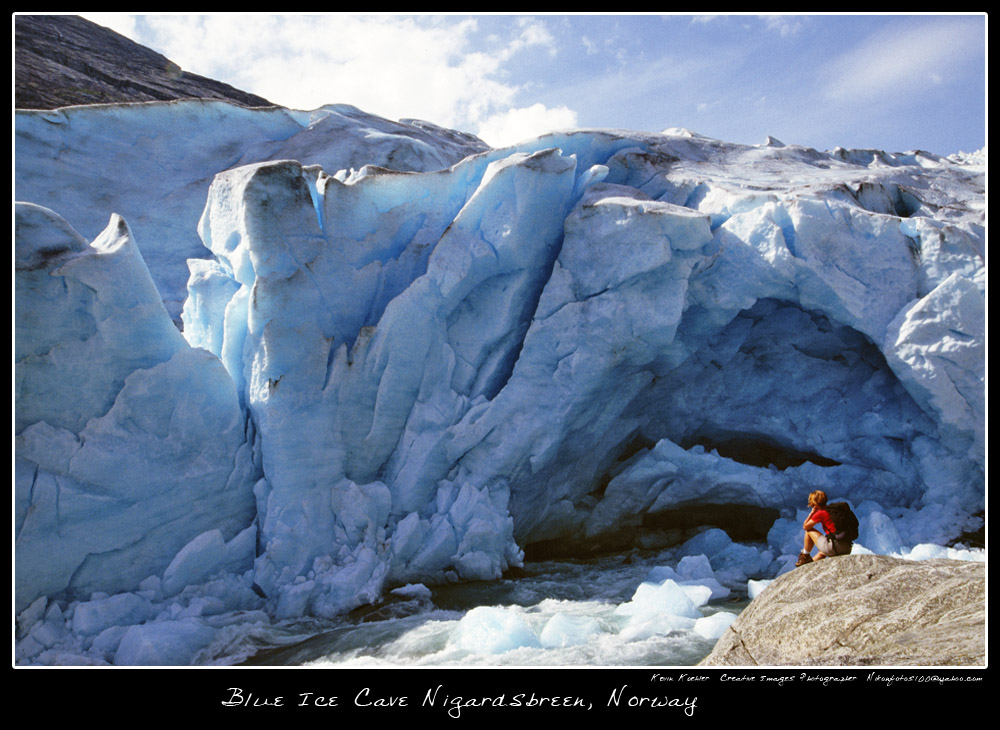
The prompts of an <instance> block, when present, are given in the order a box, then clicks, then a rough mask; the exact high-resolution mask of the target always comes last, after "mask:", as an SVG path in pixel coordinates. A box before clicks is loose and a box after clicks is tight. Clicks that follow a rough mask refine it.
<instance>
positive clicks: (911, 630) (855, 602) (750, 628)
mask: <svg viewBox="0 0 1000 730" xmlns="http://www.w3.org/2000/svg"><path fill="white" fill-rule="evenodd" d="M985 576H986V569H985V565H984V564H983V563H968V562H961V561H955V560H928V561H922V562H916V561H908V560H902V559H899V558H890V557H886V556H883V555H851V556H846V557H840V558H834V559H828V560H823V561H820V562H817V563H812V564H809V565H805V566H803V567H801V568H797V569H796V570H794V571H792V572H791V573H786V574H785V575H783V576H781V577H780V578H778V579H777V580H776V581H775V582H774V583H772V584H771V585H770V586H768V588H767V589H766V590H765V591H764V592H763V593H762V594H761V595H760V596H758V597H757V599H755V600H754V602H753V603H751V604H750V606H749V607H748V608H747V609H746V610H745V611H744V612H743V613H742V614H741V615H740V617H739V619H737V620H736V621H735V622H734V623H733V624H732V625H731V626H730V627H729V629H728V630H727V631H726V633H725V634H724V635H723V636H722V638H720V639H719V643H718V644H716V646H715V649H714V650H713V651H712V653H711V654H710V655H709V656H708V657H707V658H706V659H705V660H704V661H702V662H701V663H702V664H703V665H709V666H712V665H715V666H720V665H721V666H732V665H736V666H757V665H760V666H771V665H830V666H857V665H913V666H954V665H959V666H976V665H983V664H985V657H986V630H985V627H986V623H985V619H986V603H985V596H986V579H985Z"/></svg>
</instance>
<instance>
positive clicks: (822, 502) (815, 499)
mask: <svg viewBox="0 0 1000 730" xmlns="http://www.w3.org/2000/svg"><path fill="white" fill-rule="evenodd" d="M809 506H810V507H825V506H826V492H824V491H823V490H821V489H817V490H816V491H815V492H810V493H809Z"/></svg>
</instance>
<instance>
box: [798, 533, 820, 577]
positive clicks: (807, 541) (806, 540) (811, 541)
mask: <svg viewBox="0 0 1000 730" xmlns="http://www.w3.org/2000/svg"><path fill="white" fill-rule="evenodd" d="M818 537H819V533H818V532H816V530H806V534H805V537H803V538H802V552H800V553H799V559H798V561H797V562H796V563H795V567H796V568H798V567H799V566H800V565H805V564H806V563H811V562H812V561H813V559H812V558H811V557H809V554H810V553H811V552H812V549H813V546H814V545H815V544H816V538H818Z"/></svg>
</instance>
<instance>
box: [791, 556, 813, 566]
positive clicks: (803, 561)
mask: <svg viewBox="0 0 1000 730" xmlns="http://www.w3.org/2000/svg"><path fill="white" fill-rule="evenodd" d="M812 561H813V559H812V558H811V557H809V553H799V560H798V562H796V563H795V567H796V568H798V567H799V566H800V565H805V564H806V563H811V562H812Z"/></svg>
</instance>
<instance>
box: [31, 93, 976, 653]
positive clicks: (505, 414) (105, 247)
mask: <svg viewBox="0 0 1000 730" xmlns="http://www.w3.org/2000/svg"><path fill="white" fill-rule="evenodd" d="M15 144H16V159H15V186H16V188H15V189H16V197H17V200H18V201H23V202H18V203H17V205H16V208H15V286H16V293H15V307H16V317H15V320H16V324H15V326H16V332H15V366H16V369H15V484H14V491H15V494H14V497H15V499H14V502H15V525H14V528H15V611H16V612H17V613H18V634H17V638H18V644H17V647H18V648H17V657H18V660H19V661H23V662H26V663H67V662H69V663H91V662H93V663H103V662H110V663H118V664H186V663H190V662H192V661H194V662H198V661H204V659H205V656H206V654H205V651H206V647H209V646H211V645H213V643H218V642H224V641H226V640H228V639H227V637H229V636H230V635H231V633H232V632H233V631H235V629H234V626H238V625H246V624H253V623H260V624H265V625H266V624H270V623H272V622H281V621H295V620H299V619H301V618H303V617H320V618H332V617H336V616H339V615H342V614H344V613H346V612H349V611H351V610H352V609H355V608H358V607H360V606H365V605H369V604H378V603H379V602H381V601H382V600H384V597H385V596H386V595H387V594H389V593H390V591H392V592H394V593H395V592H396V591H399V590H401V589H405V590H404V593H405V594H406V596H409V597H410V598H411V600H414V601H418V602H419V601H425V602H426V601H427V595H426V591H427V589H426V588H425V587H424V586H427V585H430V586H434V585H440V584H445V583H456V582H464V581H490V580H496V579H499V578H501V576H503V575H505V574H506V573H508V571H510V570H511V569H517V568H520V567H521V566H523V565H524V564H525V560H526V557H527V558H531V559H537V558H546V557H558V556H574V557H586V556H593V555H599V554H601V553H605V552H609V551H615V550H628V549H631V548H642V549H645V550H667V551H668V553H667V554H668V555H669V556H670V559H671V560H673V561H674V564H673V567H669V566H667V565H663V566H662V567H661V568H655V569H654V571H653V574H652V578H651V580H652V583H650V584H649V585H651V586H653V587H652V588H646V589H643V590H642V591H641V592H636V594H635V596H634V597H633V598H632V600H631V602H630V603H627V602H625V601H624V600H623V601H621V602H620V605H619V610H618V611H617V612H616V613H615V615H618V616H620V617H623V618H620V619H618V621H619V624H621V625H620V626H619V628H620V630H621V632H622V633H621V636H622V637H623V638H625V639H627V640H634V641H638V640H642V639H643V638H645V637H648V636H651V635H655V634H662V633H663V632H666V631H670V630H671V627H673V628H678V627H680V628H684V629H685V630H689V631H694V632H696V633H698V634H699V635H701V636H704V637H714V636H717V635H718V632H719V631H721V630H723V629H724V628H725V626H726V625H728V622H729V621H731V620H732V619H731V618H730V616H731V615H732V614H728V615H719V614H716V616H718V618H714V617H713V618H711V620H709V617H702V618H699V616H701V614H700V613H698V611H697V608H696V607H697V606H698V605H702V604H704V602H705V601H707V600H709V598H710V597H711V598H719V597H722V596H725V595H728V594H729V593H730V591H732V590H741V591H743V592H746V591H747V590H748V581H751V582H754V580H752V579H769V578H773V577H774V576H775V575H776V574H777V573H778V572H783V571H784V570H787V569H789V568H790V564H789V558H791V562H794V554H795V553H796V552H797V550H798V546H797V545H796V540H797V539H798V540H800V534H801V532H800V527H799V525H800V524H801V521H802V519H803V518H804V514H797V512H796V511H798V512H801V508H802V506H803V504H804V501H805V496H806V495H807V494H808V492H809V491H811V490H812V489H817V488H818V489H824V490H825V491H827V492H828V494H830V495H831V497H836V498H844V499H847V500H849V501H850V502H851V503H852V504H853V505H854V506H855V509H856V511H857V512H858V514H859V516H861V517H862V525H863V534H862V539H861V540H859V549H863V550H865V549H866V550H873V551H878V552H886V553H894V554H901V553H907V552H909V551H911V550H914V548H915V546H919V545H920V544H926V545H928V546H932V545H935V546H941V545H944V544H945V543H948V542H949V541H953V540H955V539H957V538H960V536H961V535H962V533H963V532H964V531H967V530H975V529H977V528H979V527H981V525H982V517H983V512H984V508H985V468H986V457H985V407H986V405H985V404H986V401H985V338H986V328H985V289H986V282H985V236H986V232H985V195H984V177H985V151H983V152H982V153H979V154H974V155H964V156H953V157H950V158H946V157H940V156H937V155H934V154H931V153H927V152H908V153H887V152H882V151H877V150H844V149H841V148H837V149H835V150H833V151H830V152H819V151H816V150H812V149H809V148H805V147H800V146H796V145H784V144H782V143H781V142H779V141H777V140H774V139H772V138H769V139H768V140H767V141H766V142H765V143H764V144H762V145H756V146H751V145H738V144H732V143H726V142H723V141H720V140H715V139H710V138H707V137H702V136H699V135H697V134H694V133H691V132H688V131H686V130H679V129H669V130H665V131H664V132H663V133H661V134H649V133H637V132H630V131H621V130H583V131H574V132H566V133H557V134H551V135H546V136H544V137H541V138H538V139H534V140H529V141H526V142H523V143H521V144H519V145H517V146H515V147H511V148H505V149H488V148H487V147H486V146H485V145H483V144H482V143H480V142H478V140H476V139H475V138H472V137H471V136H469V135H463V134H461V133H458V132H453V131H451V130H444V129H442V128H439V127H436V126H435V125H431V124H429V123H425V122H416V121H406V120H404V121H403V122H400V123H393V122H387V121H386V120H379V119H378V118H377V117H372V116H370V115H366V114H364V113H363V112H361V111H360V110H357V109H354V108H353V107H347V106H345V105H334V106H329V107H324V108H323V109H320V110H316V111H313V112H293V111H289V110H282V109H277V108H276V109H268V110H246V109H241V108H237V107H233V106H230V105H228V104H225V103H222V102H171V103H149V104H133V105H109V106H105V107H97V106H95V107H72V108H66V109H62V110H58V111H56V112H20V111H19V112H17V114H16V119H15ZM178 325H180V327H178ZM708 526H711V527H712V528H713V529H708V530H705V528H706V527H708ZM720 528H721V529H720ZM864 530H867V532H864ZM733 540H743V541H751V542H754V541H756V543H757V546H753V545H751V544H743V543H741V542H733ZM678 545H680V546H681V547H679V548H678V547H676V546H678ZM862 546H863V547H862ZM944 549H945V548H943V547H938V548H932V547H927V548H922V550H923V551H924V552H926V553H928V555H930V554H935V555H936V554H938V552H939V551H940V550H944ZM914 552H915V554H920V553H919V551H914ZM677 561H679V562H677ZM657 571H658V572H657ZM644 585H646V584H644ZM406 587H409V588H406ZM749 590H756V589H755V588H753V586H750V587H749ZM685 591H686V593H685ZM661 594H662V596H663V600H662V601H661V600H659V599H657V598H655V597H654V598H652V599H650V596H654V595H661ZM397 595H403V594H397ZM650 601H652V603H650ZM663 601H666V602H667V604H669V605H668V606H667V607H666V608H664V607H663V606H662V605H661V609H662V611H664V612H665V614H664V616H665V617H664V616H660V617H657V616H656V615H655V614H656V611H655V610H651V609H649V608H648V605H653V606H655V605H659V604H663ZM685 601H687V602H688V603H685ZM674 604H676V605H677V606H681V608H678V609H677V610H676V611H675V610H672V609H670V606H673V605H674ZM688 604H690V605H688ZM668 609H670V610H668ZM463 620H465V621H466V624H465V625H464V627H463V628H462V629H461V630H460V631H457V633H456V635H455V636H454V638H453V643H454V645H455V646H457V647H459V648H461V647H467V646H469V645H470V642H471V643H472V644H477V643H482V642H483V641H484V639H482V638H481V637H482V635H483V633H482V632H484V631H485V632H486V633H487V634H489V635H490V636H493V637H496V636H500V637H501V638H500V639H498V643H497V647H506V646H509V642H510V641H513V642H514V643H515V644H517V645H519V646H524V647H531V646H536V645H537V646H538V647H558V648H560V649H563V648H566V647H569V646H572V645H575V644H577V643H584V642H586V641H587V640H588V639H587V637H593V636H597V635H599V634H600V633H601V631H602V628H601V626H600V625H597V624H595V623H593V622H592V621H588V620H583V619H580V618H578V617H573V616H570V615H569V614H566V613H556V614H555V615H554V616H553V617H552V618H551V620H549V622H548V625H546V626H545V627H544V628H539V632H540V633H538V634H537V635H536V634H535V633H531V631H528V632H527V633H525V628H524V625H522V624H523V621H522V620H521V619H519V618H518V617H517V616H516V615H515V614H512V613H496V611H493V612H492V613H491V612H490V611H487V610H485V607H484V610H480V611H479V613H470V614H469V616H468V617H467V619H463ZM608 621H611V619H610V618H609V619H608ZM699 621H700V622H701V623H700V624H699V623H698V622H699ZM621 622H625V623H624V624H622V623H621ZM696 624H697V625H696ZM505 626H512V627H513V628H511V629H510V631H507V630H506V629H504V628H503V627H505ZM498 627H499V628H498ZM521 634H524V636H523V637H522V638H521V639H518V638H517V637H518V636H521ZM477 637H478V638H477ZM504 637H505V638H504Z"/></svg>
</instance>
